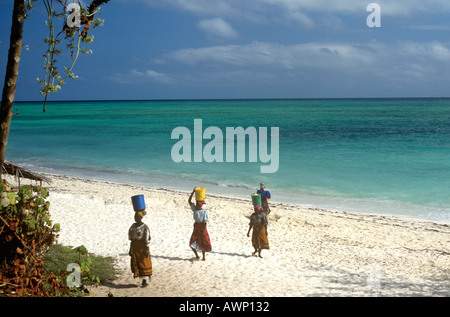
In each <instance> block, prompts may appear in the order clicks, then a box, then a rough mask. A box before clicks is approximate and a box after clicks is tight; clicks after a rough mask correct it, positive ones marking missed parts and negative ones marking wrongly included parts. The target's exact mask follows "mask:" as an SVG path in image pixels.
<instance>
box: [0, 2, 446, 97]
mask: <svg viewBox="0 0 450 317" xmlns="http://www.w3.org/2000/svg"><path fill="white" fill-rule="evenodd" d="M54 2H55V3H56V1H54ZM88 2H89V1H88V0H84V2H82V3H84V4H86V3H88ZM12 3H13V1H12V0H0V78H1V85H2V87H3V81H4V80H3V78H4V72H5V70H6V60H7V54H8V47H9V36H10V27H11V15H12ZM370 3H373V1H371V0H367V1H365V0H111V1H110V2H109V3H108V4H106V5H104V6H103V7H102V9H101V15H100V16H99V17H101V18H102V19H104V20H105V21H104V25H103V26H102V27H100V28H98V29H96V30H94V31H92V32H90V35H94V36H95V39H94V42H93V43H92V44H91V45H89V47H88V49H91V50H92V51H93V53H92V54H89V55H82V56H80V58H79V60H78V62H77V64H76V66H75V69H74V72H75V74H76V75H78V76H79V78H78V79H76V80H68V81H67V84H66V85H64V86H63V87H62V89H61V90H60V91H59V92H57V93H56V94H51V95H50V96H49V100H143V99H146V100H148V99H245V98H373V97H382V98H385V97H450V80H449V79H450V20H449V19H448V17H449V14H450V1H448V0H378V1H377V2H375V3H376V4H378V5H379V9H380V10H379V11H378V10H375V11H368V5H369V4H370ZM55 5H57V4H55ZM378 12H379V19H378V18H377V17H375V18H372V16H371V18H370V19H369V20H370V21H369V22H372V23H374V22H379V23H380V25H379V26H373V27H370V26H369V25H368V17H369V15H371V14H374V13H378ZM46 18H47V16H46V13H45V7H44V5H43V3H42V1H39V2H37V3H36V8H35V9H34V10H33V11H32V12H30V18H29V19H27V20H26V22H25V27H24V44H25V45H28V50H26V51H25V50H24V51H23V53H22V56H21V62H20V69H19V80H18V85H17V90H16V101H32V100H33V101H34V100H37V101H39V100H42V99H43V97H42V95H41V94H40V93H39V84H38V82H37V78H39V77H40V78H42V77H43V76H44V69H43V63H44V59H43V54H44V52H45V49H46V48H45V46H44V43H43V39H44V38H45V37H46V35H47V32H48V31H47V28H46V26H45V21H46ZM369 24H370V23H369ZM58 61H59V62H60V64H59V68H60V69H63V66H68V65H70V63H71V60H70V53H69V52H65V53H63V54H62V55H61V56H60V57H59V58H58Z"/></svg>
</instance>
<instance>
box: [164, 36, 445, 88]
mask: <svg viewBox="0 0 450 317" xmlns="http://www.w3.org/2000/svg"><path fill="white" fill-rule="evenodd" d="M165 58H166V60H167V62H168V63H173V62H177V63H182V64H186V65H191V66H196V67H202V66H205V68H206V69H208V68H209V67H214V68H215V69H218V70H219V69H224V68H227V69H229V68H231V67H233V68H234V69H236V70H260V71H266V72H267V73H273V74H274V73H278V74H279V73H285V74H287V73H289V72H292V71H293V72H296V73H301V72H305V71H307V72H313V71H316V72H318V73H322V74H326V73H331V72H333V73H339V74H341V75H342V76H354V75H356V74H359V75H358V76H363V77H365V76H367V78H369V77H376V78H379V79H386V80H394V79H397V80H399V81H400V80H410V79H411V75H414V77H415V78H434V76H435V74H436V73H437V72H441V73H446V72H448V70H449V69H450V45H449V44H444V43H440V42H430V43H415V42H405V43H396V44H383V43H377V42H368V43H366V44H354V43H305V44H295V45H281V44H277V43H265V42H254V43H251V44H248V45H224V46H213V47H205V48H198V49H182V50H178V51H174V52H172V53H170V54H168V55H167V56H166V57H165Z"/></svg>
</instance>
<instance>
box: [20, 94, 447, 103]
mask: <svg viewBox="0 0 450 317" xmlns="http://www.w3.org/2000/svg"><path fill="white" fill-rule="evenodd" d="M261 100H267V101H276V100H292V101H295V100H299V101H308V100H318V101H320V100H450V97H445V96H442V97H426V96H423V97H305V98H302V97H298V98H283V97H280V98H276V97H274V98H256V97H255V98H173V99H166V98H161V99H76V100H75V99H70V100H64V99H61V100H47V102H46V103H60V102H65V103H72V102H73V103H76V102H125V101H126V102H145V101H150V102H153V101H154V102H161V101H261ZM14 102H15V103H39V102H42V103H43V102H44V101H43V100H16V101H14Z"/></svg>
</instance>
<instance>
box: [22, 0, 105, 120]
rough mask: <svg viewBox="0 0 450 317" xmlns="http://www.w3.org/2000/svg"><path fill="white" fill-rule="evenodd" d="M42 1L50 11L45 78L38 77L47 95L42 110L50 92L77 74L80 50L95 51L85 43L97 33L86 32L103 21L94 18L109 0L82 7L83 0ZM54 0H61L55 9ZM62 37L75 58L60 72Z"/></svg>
mask: <svg viewBox="0 0 450 317" xmlns="http://www.w3.org/2000/svg"><path fill="white" fill-rule="evenodd" d="M28 1H36V0H28ZM42 1H43V2H44V5H45V9H46V11H47V15H48V20H47V21H46V25H47V27H48V29H49V33H48V36H47V37H46V38H45V39H44V43H45V44H46V45H47V50H46V52H45V54H44V70H45V76H44V79H39V78H38V81H39V83H40V85H41V89H40V92H41V93H42V94H43V95H44V105H43V111H44V112H45V105H46V103H47V97H48V94H49V93H52V92H57V91H58V90H59V89H61V86H62V85H64V84H65V83H66V82H65V80H66V79H68V78H69V79H75V78H78V76H76V75H75V73H74V72H73V69H74V67H75V64H76V62H77V60H78V57H79V55H80V53H82V54H90V53H92V50H88V49H87V48H86V45H89V44H91V43H92V42H93V40H94V36H93V35H92V36H88V35H87V33H88V31H89V29H91V28H92V29H95V28H97V27H99V26H101V25H103V20H102V19H100V18H94V15H95V14H97V13H99V12H100V7H101V5H102V4H103V3H107V2H109V0H94V1H92V2H91V4H90V5H89V6H88V7H86V8H83V6H82V4H81V2H80V0H69V1H67V0H65V1H63V0H55V1H54V0H42ZM55 2H58V3H59V5H57V6H56V9H55V6H54V3H55ZM68 2H69V3H68ZM30 5H31V4H30ZM58 20H59V21H61V22H60V25H59V27H60V28H61V29H62V30H61V31H60V32H59V33H57V34H56V31H55V29H56V27H57V25H56V24H57V23H58ZM83 25H84V26H83ZM82 26H83V27H82ZM62 37H63V38H64V41H65V49H66V50H67V51H68V52H70V57H71V59H72V62H71V65H70V67H64V74H60V72H59V69H58V67H57V59H56V58H57V56H58V55H60V54H61V53H62V52H63V49H62V48H60V47H61V43H62V42H63V39H62Z"/></svg>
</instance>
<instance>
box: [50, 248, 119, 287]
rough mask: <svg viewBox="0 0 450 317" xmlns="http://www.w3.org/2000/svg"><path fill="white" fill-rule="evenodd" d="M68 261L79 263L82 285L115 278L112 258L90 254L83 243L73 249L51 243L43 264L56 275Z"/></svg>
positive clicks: (95, 283)
mask: <svg viewBox="0 0 450 317" xmlns="http://www.w3.org/2000/svg"><path fill="white" fill-rule="evenodd" d="M69 263H78V264H79V265H80V269H81V280H82V283H83V285H93V286H97V285H98V284H99V283H100V282H102V281H110V280H114V279H115V278H116V270H115V269H114V258H112V257H103V256H97V255H93V254H90V253H89V252H88V250H87V249H86V247H84V246H83V245H81V246H79V247H76V248H73V249H71V248H69V247H66V246H63V245H60V244H54V245H52V246H51V248H50V250H49V252H48V253H47V255H46V257H45V266H46V267H47V269H48V270H49V272H53V273H55V275H58V274H59V272H61V271H64V270H65V269H66V268H67V265H68V264H69Z"/></svg>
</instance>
